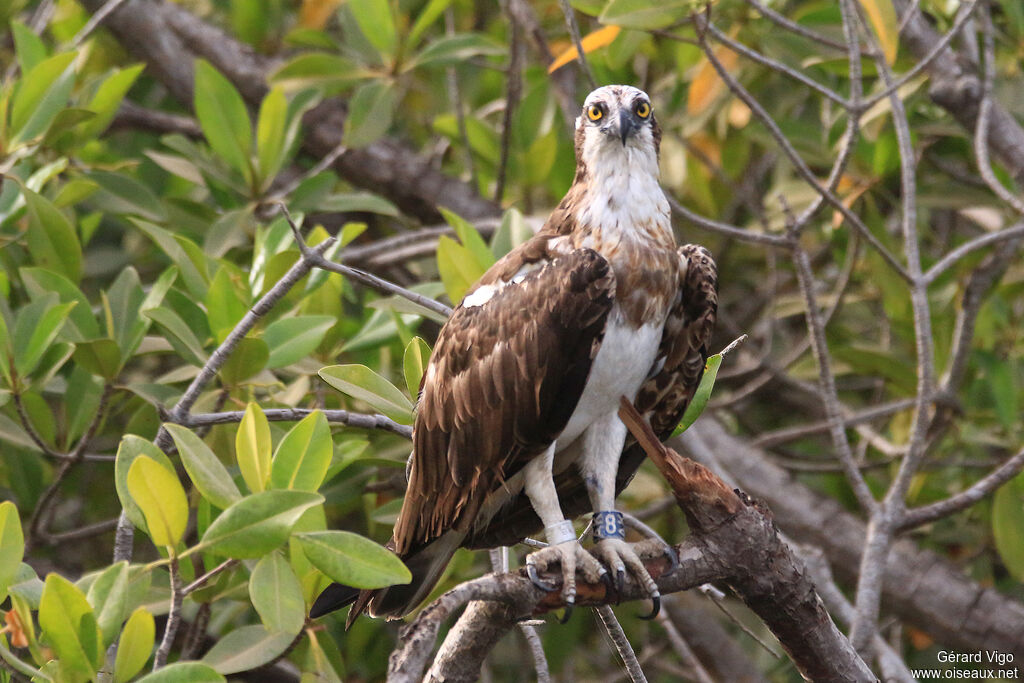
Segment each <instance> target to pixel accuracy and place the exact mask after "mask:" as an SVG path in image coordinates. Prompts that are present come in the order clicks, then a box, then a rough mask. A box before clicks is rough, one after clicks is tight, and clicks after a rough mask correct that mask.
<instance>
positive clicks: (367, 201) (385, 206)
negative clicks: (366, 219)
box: [316, 192, 399, 225]
mask: <svg viewBox="0 0 1024 683" xmlns="http://www.w3.org/2000/svg"><path fill="white" fill-rule="evenodd" d="M316 209H317V211H336V212H338V213H355V212H366V213H376V214H380V215H381V216H398V215H399V211H398V207H397V206H395V205H394V204H392V203H391V202H389V201H388V200H386V199H384V198H383V197H378V196H377V195H375V194H371V193H369V192H346V193H344V194H332V195H331V196H329V197H325V198H324V199H321V200H320V201H318V202H317V203H316ZM349 225H357V224H355V223H349Z"/></svg>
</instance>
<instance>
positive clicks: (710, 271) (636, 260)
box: [310, 85, 717, 624]
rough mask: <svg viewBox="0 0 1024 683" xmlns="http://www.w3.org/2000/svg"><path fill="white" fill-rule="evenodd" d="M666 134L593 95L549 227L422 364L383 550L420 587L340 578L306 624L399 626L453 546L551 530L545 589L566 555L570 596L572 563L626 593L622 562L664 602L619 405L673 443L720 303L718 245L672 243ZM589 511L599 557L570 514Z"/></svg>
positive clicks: (544, 559)
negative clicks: (627, 490) (640, 526)
mask: <svg viewBox="0 0 1024 683" xmlns="http://www.w3.org/2000/svg"><path fill="white" fill-rule="evenodd" d="M660 139H661V130H660V128H659V127H658V124H657V122H656V121H655V118H654V114H653V112H652V109H651V102H650V98H648V96H647V95H646V94H645V93H644V92H643V91H641V90H638V89H637V88H633V87H630V86H622V85H611V86H606V87H603V88H599V89H597V90H595V91H594V92H592V93H590V95H589V96H588V97H587V99H586V101H585V102H584V105H583V111H582V113H581V115H580V117H579V118H578V119H577V120H576V133H575V147H576V176H575V180H574V182H573V184H572V187H571V188H570V189H569V192H568V193H567V194H566V196H565V198H564V199H563V200H562V201H561V203H560V204H559V205H558V207H557V208H556V209H555V210H554V212H553V213H552V214H551V216H550V218H548V220H547V222H546V223H545V225H544V226H543V228H541V230H540V231H539V232H538V233H537V234H536V235H535V236H533V237H532V238H530V239H528V240H527V241H526V242H524V243H523V244H522V245H520V246H519V247H517V248H515V249H513V250H512V251H511V252H509V253H508V254H507V255H506V256H504V257H503V258H502V259H500V260H499V261H498V262H497V263H495V264H494V265H493V266H492V267H491V268H490V269H489V270H488V271H487V272H486V273H485V274H484V275H483V277H481V278H480V280H479V282H477V283H476V284H475V285H474V286H473V287H472V288H471V289H470V290H469V292H468V293H467V294H466V296H465V298H463V300H462V303H461V304H460V305H459V306H458V307H457V308H456V309H455V310H454V311H453V312H452V315H451V317H450V318H449V319H448V321H447V323H446V324H445V325H444V327H443V328H442V330H441V332H440V335H439V336H438V339H437V343H436V345H435V347H434V352H433V354H432V355H431V358H430V363H429V364H428V366H427V369H426V372H425V373H424V376H423V380H422V383H421V386H420V398H419V402H418V406H417V412H416V421H415V425H414V427H413V452H412V456H411V458H410V465H409V471H408V475H409V485H408V490H407V491H406V494H405V500H404V503H403V506H402V510H401V512H400V513H399V515H398V519H397V521H396V523H395V529H394V536H393V537H392V540H391V542H390V543H389V544H388V547H389V548H391V549H392V550H393V551H394V552H395V553H397V554H398V556H399V557H401V558H402V560H403V561H405V563H406V565H407V566H408V567H409V569H410V570H411V572H412V576H413V578H412V582H411V583H410V584H408V585H405V586H392V587H390V588H384V589H380V590H375V591H358V590H356V589H353V588H349V587H347V586H341V585H339V584H334V585H332V586H330V587H328V588H327V589H326V590H325V591H324V592H323V593H322V594H321V595H320V596H319V598H317V600H316V602H315V604H314V605H313V608H312V610H311V614H310V616H311V617H317V616H320V615H322V614H326V613H327V612H330V611H332V610H335V609H338V608H339V607H342V606H344V605H346V604H350V603H353V602H354V603H355V604H354V606H353V609H352V611H351V612H350V613H349V624H351V623H352V621H353V620H354V619H355V617H356V616H358V615H359V614H360V613H361V612H363V611H364V610H367V609H368V611H369V613H370V614H371V615H373V616H386V617H389V618H399V617H401V616H404V615H406V614H407V613H409V612H410V611H412V610H413V609H414V608H415V607H416V606H417V605H418V604H419V603H420V602H422V601H423V600H424V599H425V598H426V597H427V595H428V594H429V593H430V591H431V589H432V588H433V587H434V585H435V584H436V583H437V581H438V579H439V578H440V576H441V572H442V571H443V570H444V568H445V567H446V566H447V564H448V561H449V560H450V558H451V556H452V554H453V553H454V552H455V550H456V549H457V548H459V547H465V548H471V549H475V548H492V547H496V546H501V545H513V544H515V543H517V542H519V541H521V540H522V539H523V538H524V537H525V536H527V535H530V534H535V533H537V532H538V531H540V530H541V529H543V530H544V531H545V533H546V536H547V540H548V543H549V546H548V547H547V548H544V549H543V550H540V551H538V552H535V553H533V554H531V555H530V556H528V558H527V565H528V570H529V573H530V576H531V578H532V579H533V580H534V582H535V583H537V585H539V586H540V587H542V588H544V589H545V590H554V589H555V588H556V587H555V586H548V585H547V584H545V583H542V582H541V581H540V580H539V579H538V578H537V569H543V568H546V567H547V565H548V564H553V563H555V562H558V563H560V565H561V570H562V577H563V581H562V593H563V596H564V599H565V602H566V604H567V605H570V606H571V605H572V604H573V602H574V600H575V595H576V584H575V576H576V570H577V569H580V570H581V571H582V572H583V575H584V576H585V577H586V578H587V580H588V581H595V580H598V579H606V580H607V579H608V578H609V575H608V570H611V571H613V572H614V573H615V575H616V577H617V579H618V582H619V585H620V587H621V583H622V581H623V579H624V573H625V572H626V571H627V570H628V571H629V572H630V573H631V574H632V575H633V576H634V577H635V578H636V580H638V581H639V582H640V584H641V585H643V586H644V587H645V588H646V590H647V592H648V594H649V595H650V597H651V599H652V600H653V601H654V609H655V610H657V608H658V600H659V594H658V587H657V585H656V584H655V583H654V581H653V580H652V579H651V577H650V575H649V574H648V573H647V571H646V569H645V568H644V566H643V563H642V562H641V561H640V559H639V557H638V556H637V555H636V553H635V552H634V551H633V549H632V547H631V546H630V545H629V544H627V543H626V542H625V540H624V538H625V530H624V528H623V523H622V515H621V513H618V512H616V510H615V496H616V495H617V493H618V492H619V491H621V490H622V488H624V487H625V485H626V484H628V483H629V481H630V479H631V478H632V476H633V474H634V473H635V472H636V469H637V468H638V467H639V465H640V463H641V462H642V461H643V458H644V455H643V452H642V450H641V449H640V447H639V446H638V445H637V444H635V443H634V442H633V440H632V439H631V438H627V436H628V434H627V430H626V427H625V425H624V424H623V423H622V421H621V420H620V419H619V416H618V408H619V399H620V397H622V396H625V397H626V398H627V400H631V401H633V403H634V405H635V406H636V408H637V410H639V412H640V413H641V414H642V415H644V417H645V418H646V419H648V420H649V421H650V422H651V424H652V426H653V428H654V430H655V432H656V433H658V435H659V437H660V438H662V439H664V438H667V437H668V435H669V434H670V433H671V432H672V429H673V428H674V427H675V425H676V424H677V423H678V421H679V419H680V418H681V416H682V414H683V411H685V409H686V406H687V404H688V403H689V401H690V399H691V398H692V397H693V394H694V391H695V390H696V388H697V385H698V384H699V382H700V378H701V375H702V373H703V371H704V363H705V361H706V359H707V355H708V351H707V346H708V341H709V337H710V335H711V331H712V328H713V327H714V323H715V315H716V310H717V276H716V269H715V264H714V262H713V261H712V259H711V256H710V254H709V253H708V252H707V251H706V250H705V249H704V248H703V247H700V246H697V245H686V246H684V247H681V248H678V249H677V248H676V243H675V238H674V236H673V234H672V228H671V221H670V214H669V205H668V201H667V200H666V198H665V195H664V193H663V192H662V190H661V187H660V185H659V184H658V149H659V143H660ZM588 503H589V505H588ZM588 508H589V509H590V510H591V511H592V512H593V513H594V537H595V540H596V541H597V544H596V547H595V551H594V555H591V554H590V553H588V552H587V551H585V550H584V549H583V548H582V547H581V545H580V543H579V541H578V540H577V537H576V534H575V531H574V530H573V526H572V523H571V522H570V521H569V520H571V519H572V518H573V517H575V516H577V515H579V514H581V513H583V512H585V511H586V510H587V509H588ZM595 555H596V557H597V558H599V559H600V562H599V561H598V559H595ZM602 564H603V566H602ZM606 568H607V569H606Z"/></svg>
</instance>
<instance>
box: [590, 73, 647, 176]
mask: <svg viewBox="0 0 1024 683" xmlns="http://www.w3.org/2000/svg"><path fill="white" fill-rule="evenodd" d="M660 143H661V128H659V127H658V122H657V121H656V120H655V118H654V110H653V109H652V107H651V98H650V97H648V96H647V93H645V92H644V91H643V90H640V89H639V88H634V87H633V86H631V85H606V86H604V87H601V88H598V89H597V90H595V91H594V92H592V93H590V94H589V95H587V99H586V100H585V101H584V102H583V111H582V112H581V113H580V115H579V117H578V118H577V119H576V160H577V162H580V161H584V160H595V159H601V158H606V157H608V156H612V155H615V156H618V155H619V154H622V153H623V152H627V151H632V150H637V151H641V152H647V153H649V154H652V155H653V156H654V157H655V158H656V157H657V154H658V147H659V145H660Z"/></svg>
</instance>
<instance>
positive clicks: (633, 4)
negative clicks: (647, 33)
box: [599, 0, 707, 29]
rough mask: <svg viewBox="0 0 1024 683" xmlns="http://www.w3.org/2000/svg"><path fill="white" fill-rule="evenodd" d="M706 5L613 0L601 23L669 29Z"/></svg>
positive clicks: (692, 0) (697, 0) (684, 0)
mask: <svg viewBox="0 0 1024 683" xmlns="http://www.w3.org/2000/svg"><path fill="white" fill-rule="evenodd" d="M706 4H707V0H611V2H609V3H608V5H607V6H606V7H605V8H604V11H603V12H601V16H600V17H599V21H600V22H601V23H602V24H604V25H605V26H608V25H609V24H614V25H616V26H621V27H622V28H638V29H659V28H667V27H669V26H672V25H673V24H676V23H678V22H679V21H680V20H682V19H685V18H686V15H687V13H688V12H690V11H692V10H695V9H698V8H700V7H703V6H704V5H706Z"/></svg>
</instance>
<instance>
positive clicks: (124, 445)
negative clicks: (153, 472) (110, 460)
mask: <svg viewBox="0 0 1024 683" xmlns="http://www.w3.org/2000/svg"><path fill="white" fill-rule="evenodd" d="M140 455H145V456H148V457H149V458H151V459H153V460H155V461H156V462H158V463H160V464H161V465H162V466H163V468H164V469H165V470H167V471H168V472H169V473H170V474H172V475H173V474H174V465H172V464H171V461H170V460H169V459H168V458H167V456H166V455H164V452H163V451H161V450H160V449H159V448H157V447H156V446H155V445H154V444H153V442H152V441H147V440H146V439H143V438H142V437H141V436H136V435H135V434H126V435H125V437H124V438H123V439H121V444H120V445H119V446H118V447H117V457H116V458H115V459H114V489H115V490H116V491H117V498H118V500H120V501H121V507H123V508H124V512H125V514H126V515H128V519H130V520H131V521H132V524H134V525H135V526H136V527H138V528H139V529H142V530H143V531H146V529H147V527H146V517H145V515H143V514H142V510H141V508H139V506H138V505H136V504H135V500H134V499H133V498H132V496H131V493H130V492H129V490H128V471H129V470H130V469H131V466H132V463H133V462H135V459H136V458H138V457H139V456H140Z"/></svg>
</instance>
